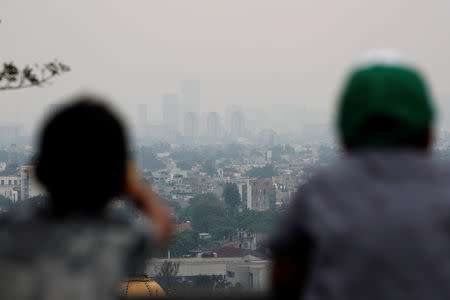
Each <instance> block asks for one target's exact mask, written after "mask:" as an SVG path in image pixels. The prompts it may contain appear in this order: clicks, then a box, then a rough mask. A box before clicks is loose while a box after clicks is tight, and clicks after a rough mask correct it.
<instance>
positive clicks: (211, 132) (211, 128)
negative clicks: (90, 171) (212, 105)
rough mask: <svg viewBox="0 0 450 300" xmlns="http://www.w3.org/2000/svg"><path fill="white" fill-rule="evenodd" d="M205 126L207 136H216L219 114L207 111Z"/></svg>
mask: <svg viewBox="0 0 450 300" xmlns="http://www.w3.org/2000/svg"><path fill="white" fill-rule="evenodd" d="M206 127H207V135H208V137H214V138H217V137H219V136H220V131H221V130H220V129H221V128H220V127H221V126H220V116H219V114H218V113H217V112H210V113H208V116H207V119H206Z"/></svg>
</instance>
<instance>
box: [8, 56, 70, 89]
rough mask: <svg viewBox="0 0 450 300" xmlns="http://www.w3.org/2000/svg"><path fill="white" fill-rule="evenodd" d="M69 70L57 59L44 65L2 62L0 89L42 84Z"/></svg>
mask: <svg viewBox="0 0 450 300" xmlns="http://www.w3.org/2000/svg"><path fill="white" fill-rule="evenodd" d="M69 71H70V67H69V66H68V65H65V64H63V63H61V62H59V61H53V62H49V63H46V64H44V65H37V64H36V65H34V66H33V67H30V66H29V65H27V66H25V67H23V68H19V67H17V66H16V65H15V64H14V63H13V62H9V63H4V64H3V67H2V68H0V90H18V89H23V88H29V87H36V86H43V85H44V84H48V83H50V81H51V80H52V79H53V78H54V77H56V76H58V75H61V74H62V73H66V72H69Z"/></svg>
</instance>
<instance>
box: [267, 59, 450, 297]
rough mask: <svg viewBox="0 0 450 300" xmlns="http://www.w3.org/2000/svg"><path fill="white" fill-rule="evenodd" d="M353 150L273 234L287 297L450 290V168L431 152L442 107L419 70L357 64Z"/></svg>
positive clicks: (347, 97) (277, 280)
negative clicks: (437, 112)
mask: <svg viewBox="0 0 450 300" xmlns="http://www.w3.org/2000/svg"><path fill="white" fill-rule="evenodd" d="M337 112H338V113H337V126H336V127H337V130H338V134H339V137H340V142H341V144H342V146H343V148H344V149H345V154H344V155H342V157H340V158H339V159H338V160H337V161H336V162H335V163H334V164H332V165H331V166H328V167H327V168H326V169H324V170H322V171H320V172H318V173H317V174H316V175H315V176H314V177H313V178H312V179H311V180H310V181H309V182H308V183H307V184H305V185H303V186H301V187H300V189H299V191H298V193H297V195H296V197H295V199H294V200H293V202H292V203H291V206H290V209H289V210H288V213H287V215H286V216H284V218H282V219H281V221H280V224H279V226H278V229H277V230H276V231H275V232H274V234H273V236H272V239H271V241H270V249H271V251H272V255H273V260H274V261H273V271H272V285H273V292H274V293H275V295H276V296H278V297H283V298H299V297H301V298H302V299H308V300H313V299H314V300H315V299H384V300H387V299H395V300H399V299H408V300H412V299H448V298H450V184H449V182H450V168H449V167H448V166H446V165H443V164H442V163H438V162H436V161H434V160H433V159H432V157H431V154H430V151H429V149H430V144H431V141H432V131H433V123H434V120H435V110H434V106H433V102H432V99H431V96H430V92H429V91H428V88H427V84H426V83H425V81H424V79H423V76H422V75H421V74H420V73H419V72H418V71H417V70H415V69H414V68H412V67H409V66H408V65H405V64H397V63H392V62H383V61H381V62H375V63H370V64H367V63H366V64H364V65H362V66H360V67H358V68H355V69H354V70H353V71H352V72H351V74H350V76H349V77H348V78H347V81H346V84H345V85H344V88H343V91H342V93H341V95H340V97H339V100H338V108H337Z"/></svg>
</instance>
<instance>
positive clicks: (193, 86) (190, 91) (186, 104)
mask: <svg viewBox="0 0 450 300" xmlns="http://www.w3.org/2000/svg"><path fill="white" fill-rule="evenodd" d="M180 89H181V94H182V96H183V112H184V114H186V113H188V112H194V113H197V114H198V113H199V112H200V81H199V80H183V81H181V83H180Z"/></svg>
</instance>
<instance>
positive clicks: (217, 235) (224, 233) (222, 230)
mask: <svg viewBox="0 0 450 300" xmlns="http://www.w3.org/2000/svg"><path fill="white" fill-rule="evenodd" d="M235 232H236V230H235V229H234V228H233V227H232V226H222V227H218V228H216V229H215V230H214V231H213V233H212V237H213V239H214V240H215V241H220V240H227V239H231V237H232V236H233V234H234V233H235Z"/></svg>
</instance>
